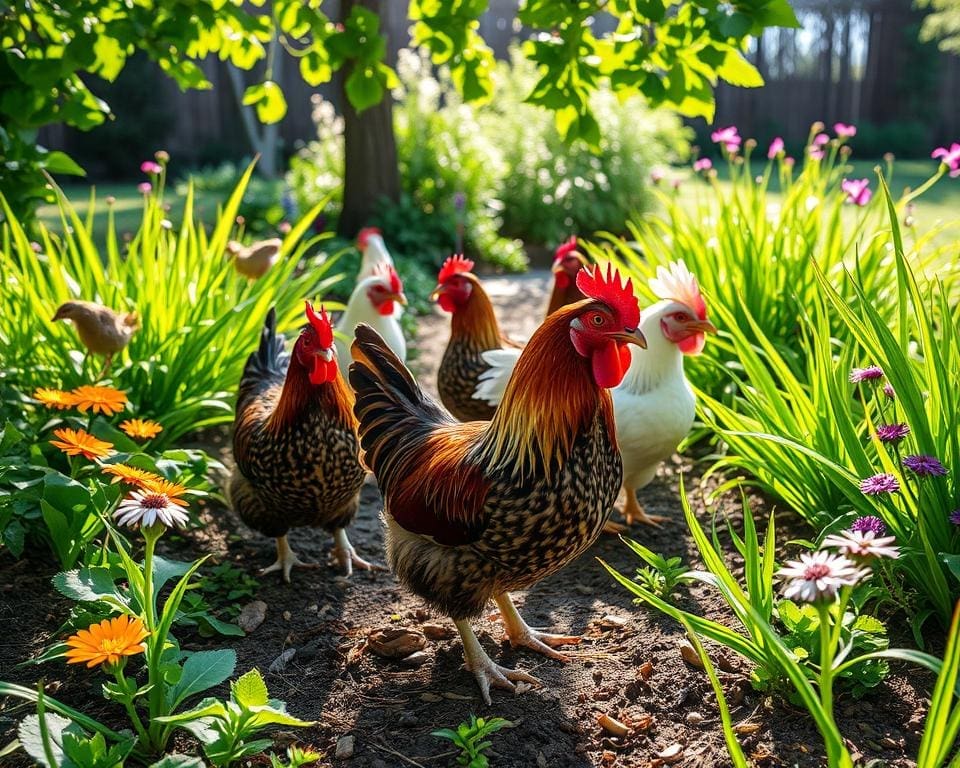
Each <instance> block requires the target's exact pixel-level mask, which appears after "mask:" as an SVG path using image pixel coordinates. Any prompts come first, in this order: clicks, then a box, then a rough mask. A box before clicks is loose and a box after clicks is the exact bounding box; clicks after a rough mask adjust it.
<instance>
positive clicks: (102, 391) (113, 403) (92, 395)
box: [70, 385, 127, 416]
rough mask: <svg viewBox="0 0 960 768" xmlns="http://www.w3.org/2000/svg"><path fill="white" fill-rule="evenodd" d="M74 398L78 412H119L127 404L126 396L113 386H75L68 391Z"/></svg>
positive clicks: (111, 413)
mask: <svg viewBox="0 0 960 768" xmlns="http://www.w3.org/2000/svg"><path fill="white" fill-rule="evenodd" d="M70 394H71V395H73V397H74V399H75V403H74V404H75V405H76V406H77V408H79V409H80V413H86V412H87V411H88V410H92V411H93V412H94V413H102V414H104V415H105V416H113V414H115V413H120V411H122V410H123V409H124V408H125V407H126V405H127V396H126V394H124V393H123V392H121V391H120V390H119V389H114V388H113V387H91V386H89V385H87V386H83V387H77V388H76V389H75V390H73V392H71V393H70Z"/></svg>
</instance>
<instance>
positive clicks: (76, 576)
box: [53, 567, 121, 603]
mask: <svg viewBox="0 0 960 768" xmlns="http://www.w3.org/2000/svg"><path fill="white" fill-rule="evenodd" d="M53 586H54V587H55V588H56V590H57V591H58V592H59V593H60V594H61V595H64V596H65V597H69V598H70V599H72V600H85V601H87V602H91V603H92V602H96V601H97V600H99V599H100V598H102V597H105V596H108V595H109V596H110V597H113V598H116V599H121V598H120V594H119V592H117V587H116V585H115V584H114V581H113V576H112V575H111V574H110V569H109V568H99V567H90V568H87V567H84V568H80V569H78V570H74V571H64V572H61V573H58V574H57V575H56V576H54V577H53Z"/></svg>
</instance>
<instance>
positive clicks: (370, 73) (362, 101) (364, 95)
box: [345, 66, 383, 114]
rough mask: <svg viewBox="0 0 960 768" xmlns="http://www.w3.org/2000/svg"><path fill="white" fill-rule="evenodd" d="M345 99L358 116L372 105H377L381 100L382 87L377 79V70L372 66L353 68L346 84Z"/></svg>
mask: <svg viewBox="0 0 960 768" xmlns="http://www.w3.org/2000/svg"><path fill="white" fill-rule="evenodd" d="M345 88H346V91H347V98H348V99H350V103H351V104H352V105H353V108H354V109H355V110H356V111H357V114H360V113H361V112H363V110H365V109H369V108H370V107H372V106H373V105H374V104H379V103H380V100H381V99H382V98H383V85H382V84H381V83H380V79H379V78H378V77H377V70H376V68H375V67H373V66H366V67H363V66H355V67H354V68H353V71H352V72H351V73H350V76H349V77H347V82H346V86H345Z"/></svg>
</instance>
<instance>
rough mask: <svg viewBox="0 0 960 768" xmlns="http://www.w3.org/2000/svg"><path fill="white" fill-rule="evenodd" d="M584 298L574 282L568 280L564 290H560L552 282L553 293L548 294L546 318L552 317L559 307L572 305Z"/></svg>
mask: <svg viewBox="0 0 960 768" xmlns="http://www.w3.org/2000/svg"><path fill="white" fill-rule="evenodd" d="M585 298H586V296H584V295H583V293H582V292H581V291H580V289H579V288H577V283H576V281H575V280H570V281H569V284H568V285H567V286H566V287H564V288H561V287H560V286H559V285H558V284H557V283H556V281H554V284H553V292H552V293H551V294H550V302H549V303H548V304H547V316H548V317H549V316H550V315H552V314H553V313H554V312H556V311H557V310H558V309H560V307H565V306H566V305H567V304H573V303H574V302H576V301H580V300H582V299H585Z"/></svg>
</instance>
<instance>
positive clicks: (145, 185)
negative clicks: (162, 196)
mask: <svg viewBox="0 0 960 768" xmlns="http://www.w3.org/2000/svg"><path fill="white" fill-rule="evenodd" d="M152 189H153V184H151V183H150V182H149V181H144V182H141V183H140V184H137V191H138V192H139V193H140V194H141V195H149V194H150V191H151V190H152Z"/></svg>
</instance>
